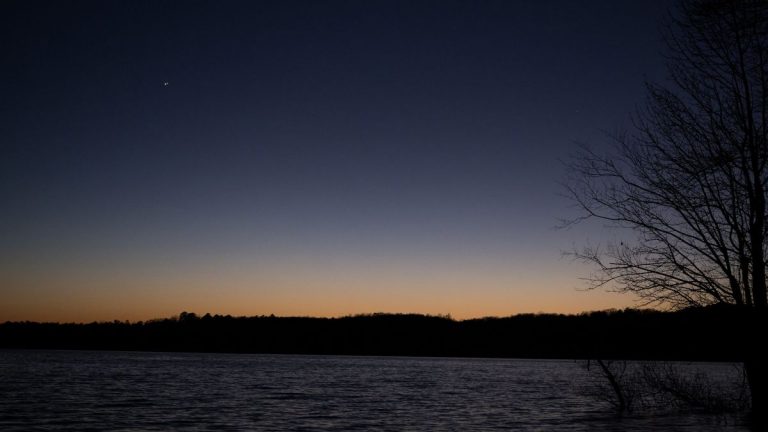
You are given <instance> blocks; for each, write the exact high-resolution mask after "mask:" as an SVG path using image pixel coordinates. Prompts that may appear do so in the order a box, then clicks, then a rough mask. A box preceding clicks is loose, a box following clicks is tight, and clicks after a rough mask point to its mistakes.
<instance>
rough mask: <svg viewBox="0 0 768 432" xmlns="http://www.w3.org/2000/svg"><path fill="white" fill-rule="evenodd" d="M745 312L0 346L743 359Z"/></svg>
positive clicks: (65, 334) (18, 326) (443, 322)
mask: <svg viewBox="0 0 768 432" xmlns="http://www.w3.org/2000/svg"><path fill="white" fill-rule="evenodd" d="M744 319H746V318H745V314H744V311H743V310H739V309H736V308H730V307H713V308H706V309H688V310H684V311H679V312H658V311H647V310H633V309H627V310H622V311H604V312H591V313H584V314H579V315H554V314H535V315H533V314H526V315H516V316H511V317H507V318H483V319H471V320H465V321H456V320H453V319H451V318H449V317H442V316H426V315H416V314H373V315H358V316H350V317H343V318H280V317H274V316H258V317H232V316H221V315H214V316H211V315H209V314H206V315H204V316H202V317H200V316H197V315H195V314H193V313H186V312H184V313H182V314H181V315H179V316H178V317H174V318H168V319H162V320H152V321H147V322H136V323H127V322H118V321H115V322H100V323H91V324H57V323H35V322H6V323H4V324H0V348H38V349H88V350H141V351H202V352H243V353H286V354H288V353H292V354H347V355H401V356H459V357H521V358H526V357H527V358H628V359H629V358H631V359H670V360H671V359H680V360H685V359H687V360H724V361H728V360H739V359H741V358H742V355H741V353H740V352H739V351H738V349H739V348H738V347H740V346H745V344H743V343H742V341H741V339H742V338H745V337H748V335H747V334H745V332H744V331H738V330H736V331H734V326H735V328H736V329H738V328H742V329H743V328H745V326H743V325H741V324H740V323H741V321H742V320H744Z"/></svg>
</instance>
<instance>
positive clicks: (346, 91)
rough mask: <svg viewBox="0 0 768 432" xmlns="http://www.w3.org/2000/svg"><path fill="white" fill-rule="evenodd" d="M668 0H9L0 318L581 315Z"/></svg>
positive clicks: (656, 63) (623, 301)
mask: <svg viewBox="0 0 768 432" xmlns="http://www.w3.org/2000/svg"><path fill="white" fill-rule="evenodd" d="M669 6H670V2H667V1H642V2H640V1H638V2H623V1H622V2H616V1H610V0H605V1H578V2H574V1H551V0H544V1H535V2H534V1H488V0H486V1H451V0H446V1H418V0H416V1H248V2H234V1H210V2H205V1H176V2H171V1H98V2H89V1H74V2H72V1H50V2H39V1H15V0H11V1H3V2H1V3H0V40H2V41H3V42H2V44H3V47H2V50H0V58H2V65H3V67H2V68H0V149H1V150H2V158H0V202H1V203H2V206H1V208H2V211H1V212H0V322H2V321H6V320H37V321H75V322H89V321H94V320H113V319H119V320H131V321H135V320H146V319H152V318H160V317H167V316H172V315H176V314H178V313H179V312H181V311H192V312H196V313H206V312H210V313H212V314H215V313H220V314H232V315H262V314H265V315H268V314H275V315H283V316H286V315H291V316H293V315H312V316H342V315H348V314H357V313H371V312H403V313H406V312H415V313H427V314H450V315H451V316H453V317H454V318H460V319H464V318H471V317H482V316H506V315H510V314H516V313H531V312H533V313H536V312H553V313H576V312H580V311H587V310H597V309H605V308H613V307H626V306H632V305H633V304H634V303H633V299H632V298H630V297H627V296H622V295H618V294H615V293H605V292H598V291H589V292H585V291H583V290H582V289H581V288H584V287H585V286H586V285H585V284H584V283H583V282H581V281H580V280H579V278H580V277H583V276H585V275H587V274H588V273H589V272H590V271H591V269H590V268H589V267H587V266H586V265H584V264H579V263H574V262H571V261H570V260H569V259H567V258H563V257H562V252H563V251H565V250H569V249H571V248H572V247H573V246H574V245H576V246H578V245H580V244H585V242H593V243H594V242H600V241H604V240H606V239H609V238H611V236H615V235H619V234H615V233H611V232H610V231H608V230H606V229H604V228H603V227H601V226H596V225H584V226H577V227H576V228H572V229H570V230H558V229H555V227H556V226H557V225H558V219H559V218H563V217H569V216H572V215H575V210H574V209H573V208H572V206H571V203H570V202H568V200H566V199H565V198H563V196H562V193H563V188H562V186H561V184H560V183H561V182H562V181H563V180H564V177H565V171H564V168H563V164H562V161H563V160H567V159H568V157H569V155H571V154H573V152H574V151H575V148H576V143H587V144H589V145H591V146H593V147H597V148H600V147H601V146H607V145H608V144H609V141H610V140H609V139H608V138H606V132H610V131H614V130H619V129H622V128H626V127H629V126H630V125H631V122H630V120H631V115H632V113H633V112H634V111H635V110H636V109H637V107H638V106H640V105H641V104H642V103H643V100H644V97H645V90H644V80H646V79H649V80H660V79H663V77H664V64H663V58H662V55H661V54H662V51H663V46H662V43H661V24H662V21H663V19H664V17H665V15H666V13H667V10H668V8H669Z"/></svg>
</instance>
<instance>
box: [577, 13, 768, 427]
mask: <svg viewBox="0 0 768 432" xmlns="http://www.w3.org/2000/svg"><path fill="white" fill-rule="evenodd" d="M666 42H667V46H668V51H669V53H668V57H667V60H668V61H667V65H668V71H669V78H670V80H669V82H668V83H666V84H664V85H659V84H648V85H647V89H648V103H647V104H646V106H645V108H644V109H642V110H641V111H640V112H639V113H638V115H637V117H636V121H635V127H634V129H633V130H632V131H631V132H629V133H626V134H622V135H619V136H616V137H615V138H616V140H615V141H616V144H617V145H616V148H615V152H613V153H611V154H599V153H597V152H594V151H590V150H588V149H584V150H583V151H582V152H581V153H579V154H578V155H577V156H576V157H575V158H574V159H573V161H572V163H571V168H572V171H571V172H572V174H573V178H571V179H569V181H568V182H567V186H566V187H567V191H568V194H569V195H570V197H571V198H573V200H574V201H575V202H576V204H577V205H578V207H579V208H580V209H581V210H583V214H582V215H581V217H579V218H576V219H574V220H571V221H570V222H571V223H577V222H580V221H582V220H585V219H597V220H602V221H607V222H608V223H609V224H610V225H612V226H615V227H618V228H626V229H629V230H630V231H628V232H632V233H634V234H633V235H632V237H631V238H630V239H628V240H626V241H623V242H619V243H618V244H607V245H602V246H598V247H585V248H584V249H581V250H577V251H575V252H574V255H575V256H576V258H578V259H581V260H584V261H587V262H590V263H592V264H594V265H595V266H596V268H597V270H598V271H597V272H595V273H594V274H593V276H592V277H591V278H590V281H591V287H592V288H597V287H609V288H611V289H615V290H618V291H620V292H630V293H634V294H635V295H637V296H638V297H639V298H640V299H642V300H644V301H645V302H646V303H647V304H651V305H656V306H662V307H670V308H682V307H690V306H706V305H712V304H729V305H735V306H737V307H741V308H743V309H744V311H745V315H748V316H749V317H750V319H749V321H747V322H748V324H746V325H744V326H743V327H744V328H739V329H736V328H735V329H734V331H739V332H747V333H748V334H749V337H750V338H751V342H750V344H749V346H748V347H745V353H744V361H745V368H746V370H747V374H748V378H749V384H750V390H751V393H752V404H753V412H755V413H760V412H763V413H764V412H768V405H766V402H767V401H766V388H767V387H768V385H767V383H766V375H765V370H766V367H767V366H766V362H765V361H764V360H766V357H765V355H764V354H761V351H762V350H763V344H764V340H765V336H766V333H765V329H768V327H767V326H766V325H765V324H767V323H768V321H767V320H766V309H767V307H768V302H767V301H766V257H767V256H768V251H767V250H766V248H768V226H767V224H766V211H767V210H768V208H767V207H766V190H767V189H768V185H767V183H768V142H767V138H766V127H767V126H768V117H767V116H768V1H766V0H682V1H681V3H680V7H679V8H678V10H677V11H676V13H673V14H672V19H671V22H670V25H669V27H668V31H667V33H666Z"/></svg>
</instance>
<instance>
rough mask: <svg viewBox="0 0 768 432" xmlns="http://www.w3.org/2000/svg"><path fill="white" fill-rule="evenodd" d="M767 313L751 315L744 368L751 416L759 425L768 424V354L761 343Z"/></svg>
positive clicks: (756, 312)
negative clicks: (750, 403)
mask: <svg viewBox="0 0 768 432" xmlns="http://www.w3.org/2000/svg"><path fill="white" fill-rule="evenodd" d="M766 318H768V314H766V313H765V311H760V310H758V311H755V313H754V314H753V317H752V320H751V321H752V322H751V323H750V324H751V327H752V329H751V332H752V335H753V337H752V338H751V341H749V342H748V343H750V346H749V347H748V348H747V351H746V360H745V361H744V370H745V371H746V373H747V382H748V383H749V391H750V395H751V400H752V417H753V419H754V421H755V422H756V423H757V424H759V425H766V424H768V354H766V350H765V349H764V345H763V343H762V338H763V332H764V329H765V328H766V325H768V319H766Z"/></svg>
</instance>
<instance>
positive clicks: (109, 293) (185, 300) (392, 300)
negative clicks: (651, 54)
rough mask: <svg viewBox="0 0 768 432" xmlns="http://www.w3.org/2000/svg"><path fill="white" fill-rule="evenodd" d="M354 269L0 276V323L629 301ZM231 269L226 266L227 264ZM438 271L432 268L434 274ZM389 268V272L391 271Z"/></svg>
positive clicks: (573, 290)
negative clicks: (0, 289) (0, 290)
mask: <svg viewBox="0 0 768 432" xmlns="http://www.w3.org/2000/svg"><path fill="white" fill-rule="evenodd" d="M449 267H450V266H447V267H446V268H441V269H435V268H432V269H429V268H427V269H425V270H419V269H417V268H415V267H410V269H411V270H410V271H409V270H407V269H405V270H404V269H403V268H402V267H400V268H398V272H395V271H394V270H393V269H389V270H387V271H384V270H381V269H371V268H367V269H366V268H362V269H360V270H359V271H356V272H344V271H341V270H340V269H338V268H337V270H336V271H333V270H332V269H328V268H325V269H324V270H323V271H320V270H318V269H315V270H314V271H313V270H311V268H308V267H306V266H305V267H301V270H299V268H296V269H295V270H294V271H292V272H289V271H279V272H275V271H273V272H271V273H270V272H268V271H262V272H261V274H260V276H252V275H250V274H249V273H248V272H246V271H240V272H229V273H227V272H222V271H221V269H219V270H216V271H214V270H211V269H207V270H206V269H204V268H203V269H198V271H197V272H186V274H187V276H186V277H180V276H178V274H185V273H176V274H172V273H166V274H163V273H159V274H146V275H143V276H140V277H139V276H136V277H130V278H128V277H125V276H122V275H121V274H120V273H110V272H104V273H103V274H98V275H94V274H91V275H88V276H86V275H74V274H55V273H51V274H47V275H39V276H37V277H30V276H29V274H26V275H13V277H10V275H7V274H6V275H3V276H4V277H3V279H4V281H3V283H4V284H5V285H6V286H13V287H14V289H12V290H10V291H8V292H6V293H5V295H4V300H3V302H2V303H1V304H0V322H5V321H25V320H29V321H46V322H51V321H58V322H92V321H112V320H120V321H125V320H129V321H132V322H134V321H144V320H148V319H156V318H167V317H171V316H176V315H178V314H179V313H180V312H182V311H187V312H194V313H197V314H200V315H202V314H205V313H211V314H222V315H233V316H253V315H270V314H274V315H277V316H316V317H338V316H345V315H355V314H364V313H375V312H385V313H420V314H430V315H451V316H452V317H453V318H455V319H468V318H478V317H485V316H509V315H514V314H519V313H567V314H571V313H579V312H584V311H590V310H602V309H609V308H624V307H631V306H632V305H633V303H632V299H631V298H630V297H628V296H622V295H617V294H613V293H605V292H599V291H587V292H584V291H581V290H579V289H578V287H579V285H578V281H577V280H576V279H575V278H574V277H573V275H570V274H557V273H554V272H549V273H546V272H543V271H539V270H536V269H533V270H529V271H528V272H524V271H520V270H517V271H515V270H514V269H503V268H498V267H497V268H493V266H490V267H485V268H483V267H471V268H455V269H454V270H451V269H450V268H449ZM230 270H231V269H230ZM438 270H439V271H438ZM395 273H396V274H395Z"/></svg>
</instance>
